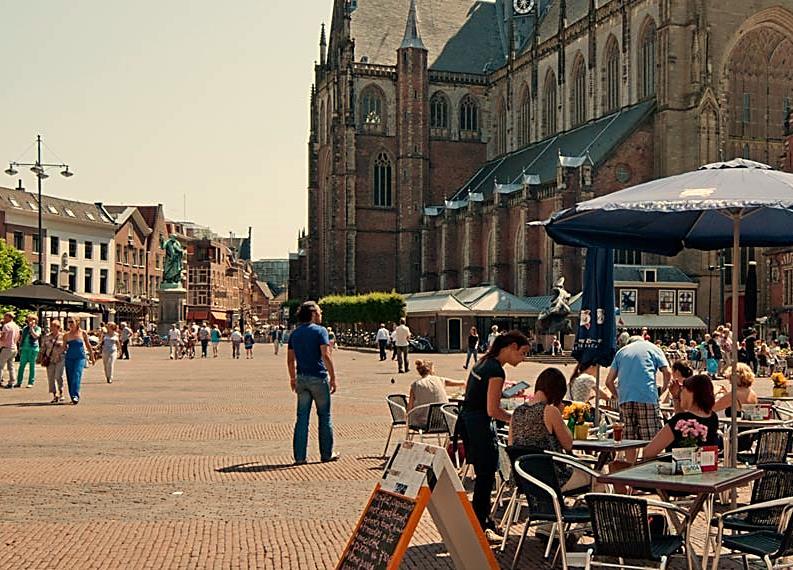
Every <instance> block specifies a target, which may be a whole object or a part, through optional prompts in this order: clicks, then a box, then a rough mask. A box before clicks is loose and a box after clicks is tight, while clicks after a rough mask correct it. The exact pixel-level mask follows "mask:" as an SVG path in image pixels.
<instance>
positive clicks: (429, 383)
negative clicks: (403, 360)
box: [407, 359, 465, 428]
mask: <svg viewBox="0 0 793 570" xmlns="http://www.w3.org/2000/svg"><path fill="white" fill-rule="evenodd" d="M415 365H416V371H417V372H418V373H419V376H420V378H419V379H418V380H415V381H414V382H413V383H412V384H411V385H410V395H409V396H408V409H407V412H408V417H409V418H410V427H418V428H423V427H424V426H425V425H426V424H427V413H428V412H429V408H428V407H424V408H421V409H420V410H416V411H415V412H414V413H412V414H411V413H410V412H411V410H413V409H414V408H417V407H419V406H426V405H427V404H446V403H447V402H448V401H449V397H448V396H447V395H446V386H463V385H464V384H465V382H463V381H462V380H460V381H457V380H452V379H451V378H440V377H439V376H435V365H434V363H433V362H432V360H426V359H425V360H417V361H416V362H415Z"/></svg>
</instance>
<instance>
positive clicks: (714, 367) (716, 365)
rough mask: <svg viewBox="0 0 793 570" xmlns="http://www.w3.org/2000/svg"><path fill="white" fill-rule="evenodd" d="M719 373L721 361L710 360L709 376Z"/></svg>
mask: <svg viewBox="0 0 793 570" xmlns="http://www.w3.org/2000/svg"><path fill="white" fill-rule="evenodd" d="M718 371H719V361H718V360H716V359H715V358H708V374H710V375H715V374H716V373H717V372H718Z"/></svg>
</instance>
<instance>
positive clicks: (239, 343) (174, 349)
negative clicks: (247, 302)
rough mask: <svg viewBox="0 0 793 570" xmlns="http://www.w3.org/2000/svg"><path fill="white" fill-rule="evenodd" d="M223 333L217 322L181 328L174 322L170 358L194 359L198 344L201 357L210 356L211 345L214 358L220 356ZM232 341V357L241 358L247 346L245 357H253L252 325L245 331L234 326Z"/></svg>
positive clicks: (170, 341) (230, 337)
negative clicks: (242, 351) (243, 348)
mask: <svg viewBox="0 0 793 570" xmlns="http://www.w3.org/2000/svg"><path fill="white" fill-rule="evenodd" d="M222 339H223V335H222V333H221V332H220V327H218V325H217V324H213V325H212V326H209V325H208V324H207V323H206V322H202V323H201V324H200V325H199V324H198V323H195V322H194V323H190V324H186V325H185V326H184V327H182V328H179V325H178V324H176V323H174V324H173V325H171V329H170V330H169V331H168V346H169V358H170V359H171V360H181V359H183V358H189V359H193V358H195V356H196V344H198V345H200V346H201V358H209V346H210V344H211V345H212V358H218V356H219V352H218V349H219V347H220V342H221V340H222ZM229 341H230V342H231V357H232V358H240V354H241V348H242V347H243V345H244V347H245V358H246V359H250V358H253V345H254V344H256V339H255V337H254V336H253V330H252V329H251V328H250V327H246V328H245V332H244V333H243V332H240V327H234V328H233V329H232V330H231V332H230V333H229Z"/></svg>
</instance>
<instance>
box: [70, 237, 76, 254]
mask: <svg viewBox="0 0 793 570" xmlns="http://www.w3.org/2000/svg"><path fill="white" fill-rule="evenodd" d="M69 257H77V240H76V239H70V240H69Z"/></svg>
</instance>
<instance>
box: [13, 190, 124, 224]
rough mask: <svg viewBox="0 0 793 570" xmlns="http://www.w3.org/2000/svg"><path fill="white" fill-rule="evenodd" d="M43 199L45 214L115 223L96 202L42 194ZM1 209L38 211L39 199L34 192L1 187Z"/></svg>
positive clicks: (70, 218) (94, 222)
mask: <svg viewBox="0 0 793 570" xmlns="http://www.w3.org/2000/svg"><path fill="white" fill-rule="evenodd" d="M42 201H43V202H44V204H43V206H44V209H43V213H44V215H45V216H60V217H62V218H63V219H64V220H67V221H68V220H74V221H79V222H82V223H88V224H97V225H108V226H114V225H115V222H114V221H113V219H111V218H109V217H108V216H107V214H106V213H105V212H104V211H103V210H102V208H101V207H99V206H97V205H96V204H92V203H89V202H77V201H76V200H67V199H65V198H57V197H55V196H47V195H42ZM0 209H3V210H14V209H16V210H23V211H24V210H29V211H33V212H38V199H37V197H36V194H33V193H32V192H26V191H24V190H16V189H14V188H3V187H0Z"/></svg>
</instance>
